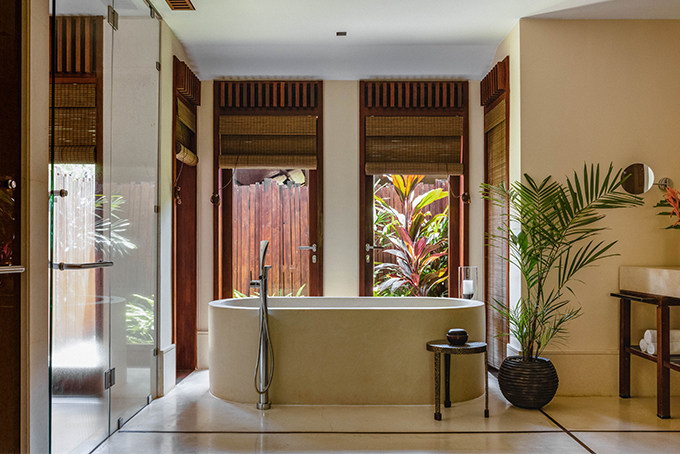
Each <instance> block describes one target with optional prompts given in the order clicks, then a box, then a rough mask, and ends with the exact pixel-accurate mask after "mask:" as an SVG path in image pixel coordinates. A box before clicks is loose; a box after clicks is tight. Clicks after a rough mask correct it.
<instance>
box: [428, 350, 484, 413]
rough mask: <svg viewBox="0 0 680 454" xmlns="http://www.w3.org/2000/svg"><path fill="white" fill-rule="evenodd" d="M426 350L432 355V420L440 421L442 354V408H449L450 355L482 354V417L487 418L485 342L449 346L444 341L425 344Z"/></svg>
mask: <svg viewBox="0 0 680 454" xmlns="http://www.w3.org/2000/svg"><path fill="white" fill-rule="evenodd" d="M427 350H428V351H431V352H433V353H434V419H436V420H437V421H441V420H442V414H441V412H440V407H439V400H440V398H439V395H440V387H441V366H440V364H441V354H442V353H443V354H444V389H445V393H446V394H445V400H444V407H447V408H448V407H450V406H451V397H450V386H449V381H450V379H449V377H450V375H451V355H474V354H476V353H484V405H485V406H484V417H485V418H488V417H489V367H488V365H487V359H488V358H487V351H486V342H468V343H467V344H464V345H451V344H449V342H448V341H447V340H446V339H442V340H434V341H430V342H428V343H427Z"/></svg>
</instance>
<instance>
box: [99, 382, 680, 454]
mask: <svg viewBox="0 0 680 454" xmlns="http://www.w3.org/2000/svg"><path fill="white" fill-rule="evenodd" d="M489 386H490V392H489V408H490V414H491V415H490V417H489V418H488V419H486V418H484V398H483V397H480V398H478V399H474V400H472V401H468V402H463V403H460V404H454V405H453V406H452V407H451V408H446V409H442V416H443V418H442V421H435V420H434V418H433V407H432V406H300V405H289V406H276V405H274V406H273V407H272V408H271V409H270V410H268V411H265V412H261V411H258V410H256V409H255V408H254V405H244V404H234V403H229V402H224V401H221V400H219V399H216V398H214V397H213V396H211V395H210V393H209V391H208V372H207V371H199V372H194V373H193V374H191V375H190V376H189V377H187V378H186V379H184V380H183V381H182V382H180V384H179V385H178V386H177V387H176V388H175V389H174V390H173V391H172V392H170V393H169V394H168V395H167V396H166V397H164V398H162V399H157V400H155V401H153V402H152V403H151V405H149V406H147V407H146V408H144V409H143V410H142V411H141V412H139V414H137V416H135V417H134V418H132V419H131V420H130V421H129V422H128V423H127V424H125V425H124V426H123V428H122V429H121V430H119V431H118V432H116V433H115V434H114V435H112V436H111V437H110V438H109V439H108V440H107V441H105V442H104V443H103V444H102V445H101V446H100V447H99V448H98V449H97V450H96V451H95V453H96V454H106V453H178V454H179V453H220V452H224V453H260V452H267V453H303V452H304V453H312V452H313V453H343V452H354V453H381V454H388V453H450V452H460V453H483V452H484V453H486V452H488V453H572V452H573V453H586V452H596V453H655V454H656V453H678V452H680V399H675V400H674V401H673V403H672V408H673V410H674V412H673V418H671V419H667V420H660V419H658V418H657V417H656V404H655V399H654V398H632V399H619V398H618V397H588V398H585V397H584V398H569V397H562V398H555V399H554V400H553V401H552V402H551V403H550V404H549V405H547V406H546V407H545V408H544V409H543V410H541V411H539V410H523V409H520V408H516V407H513V406H511V405H509V404H508V403H507V402H506V401H505V399H504V398H503V396H502V395H501V394H500V391H499V390H498V385H497V382H496V380H495V379H494V378H493V377H490V380H489Z"/></svg>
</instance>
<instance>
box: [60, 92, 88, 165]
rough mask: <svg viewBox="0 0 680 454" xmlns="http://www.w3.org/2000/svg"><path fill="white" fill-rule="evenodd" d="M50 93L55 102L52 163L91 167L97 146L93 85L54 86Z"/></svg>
mask: <svg viewBox="0 0 680 454" xmlns="http://www.w3.org/2000/svg"><path fill="white" fill-rule="evenodd" d="M50 90H54V98H55V99H54V106H53V109H54V162H55V163H60V164H94V163H95V153H96V144H97V107H96V105H97V103H96V92H97V87H96V85H95V84H55V85H53V86H51V87H50ZM50 99H52V97H51V96H50ZM50 121H52V118H51V116H50ZM50 130H51V128H50Z"/></svg>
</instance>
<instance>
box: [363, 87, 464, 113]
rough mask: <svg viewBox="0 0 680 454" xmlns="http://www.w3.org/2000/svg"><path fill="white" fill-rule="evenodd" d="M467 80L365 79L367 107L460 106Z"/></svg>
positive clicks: (454, 107)
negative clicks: (403, 80)
mask: <svg viewBox="0 0 680 454" xmlns="http://www.w3.org/2000/svg"><path fill="white" fill-rule="evenodd" d="M464 86H465V83H464V82H453V81H451V82H449V81H436V82H389V81H375V82H373V81H366V82H365V83H364V93H363V98H364V105H363V107H364V108H367V109H461V108H463V106H464V103H465V98H464Z"/></svg>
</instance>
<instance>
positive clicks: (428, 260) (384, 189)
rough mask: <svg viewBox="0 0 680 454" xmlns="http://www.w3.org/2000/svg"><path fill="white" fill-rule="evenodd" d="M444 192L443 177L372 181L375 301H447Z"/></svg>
mask: <svg viewBox="0 0 680 454" xmlns="http://www.w3.org/2000/svg"><path fill="white" fill-rule="evenodd" d="M448 193H449V183H448V178H447V177H446V176H429V175H428V176H424V175H383V176H382V177H381V178H378V177H374V186H373V198H374V212H373V250H372V251H373V263H374V268H373V281H374V282H373V284H374V287H373V294H374V295H375V296H448V276H449V269H448V245H449V240H448V239H449V215H448V214H449V201H448ZM369 246H370V245H369Z"/></svg>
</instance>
